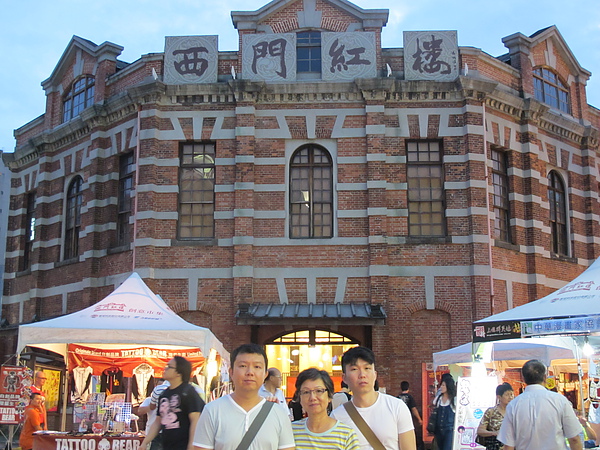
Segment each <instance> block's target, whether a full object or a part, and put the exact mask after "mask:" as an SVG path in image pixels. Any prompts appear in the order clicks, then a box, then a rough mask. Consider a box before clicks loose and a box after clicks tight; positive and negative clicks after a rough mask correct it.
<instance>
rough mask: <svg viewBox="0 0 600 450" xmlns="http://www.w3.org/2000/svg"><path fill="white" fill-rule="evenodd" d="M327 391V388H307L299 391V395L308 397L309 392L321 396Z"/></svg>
mask: <svg viewBox="0 0 600 450" xmlns="http://www.w3.org/2000/svg"><path fill="white" fill-rule="evenodd" d="M326 392H327V389H323V388H321V389H313V390H312V391H309V390H305V391H300V395H301V396H302V397H310V395H311V394H315V395H316V396H317V397H322V396H323V394H325V393H326Z"/></svg>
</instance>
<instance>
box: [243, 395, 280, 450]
mask: <svg viewBox="0 0 600 450" xmlns="http://www.w3.org/2000/svg"><path fill="white" fill-rule="evenodd" d="M274 404H275V403H273V402H268V401H265V403H264V404H263V405H262V408H260V411H259V412H258V415H257V416H256V417H255V418H254V420H253V421H252V423H251V424H250V428H248V431H246V434H244V437H243V438H242V441H241V442H240V444H239V445H238V446H237V447H236V449H235V450H247V449H248V447H250V444H251V443H252V441H253V440H254V438H255V437H256V433H258V430H260V428H261V427H262V426H263V423H264V422H265V419H266V418H267V416H268V415H269V412H270V411H271V408H273V405H274Z"/></svg>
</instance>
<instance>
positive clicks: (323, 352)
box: [265, 329, 359, 398]
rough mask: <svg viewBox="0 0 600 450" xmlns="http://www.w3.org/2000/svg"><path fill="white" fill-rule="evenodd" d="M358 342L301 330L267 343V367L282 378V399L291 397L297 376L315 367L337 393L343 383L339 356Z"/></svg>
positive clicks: (325, 332) (325, 333) (348, 338)
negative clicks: (330, 381) (323, 374)
mask: <svg viewBox="0 0 600 450" xmlns="http://www.w3.org/2000/svg"><path fill="white" fill-rule="evenodd" d="M358 344H359V343H358V341H357V340H355V339H353V338H351V337H348V336H344V335H341V334H338V333H333V332H331V331H325V330H315V329H310V330H302V331H294V332H292V333H288V334H284V335H281V336H279V337H277V338H275V339H273V340H271V341H270V342H267V344H266V345H265V349H266V351H267V357H268V358H269V366H270V367H277V368H278V369H279V370H280V371H281V374H282V386H281V389H282V390H283V392H284V393H285V396H286V397H288V398H291V397H292V396H293V395H294V391H295V386H294V385H295V383H296V378H297V376H298V373H300V372H301V371H303V370H304V369H308V368H309V367H317V368H318V369H321V370H325V371H327V372H328V373H329V375H331V378H332V379H333V383H334V386H335V389H336V390H339V389H340V383H341V381H342V354H343V353H344V352H345V351H346V350H348V349H349V348H351V347H355V346H357V345H358Z"/></svg>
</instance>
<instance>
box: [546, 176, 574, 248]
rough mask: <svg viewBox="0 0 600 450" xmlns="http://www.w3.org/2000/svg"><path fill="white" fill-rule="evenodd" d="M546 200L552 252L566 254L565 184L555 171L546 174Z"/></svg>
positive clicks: (567, 246)
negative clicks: (548, 208)
mask: <svg viewBox="0 0 600 450" xmlns="http://www.w3.org/2000/svg"><path fill="white" fill-rule="evenodd" d="M548 202H549V203H550V233H551V237H552V252H554V253H556V254H558V255H563V256H567V255H568V251H569V245H568V237H567V202H566V196H565V184H564V183H563V181H562V178H561V176H560V175H559V174H558V173H557V172H556V171H554V170H553V171H551V172H550V174H549V175H548Z"/></svg>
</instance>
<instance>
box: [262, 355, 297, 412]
mask: <svg viewBox="0 0 600 450" xmlns="http://www.w3.org/2000/svg"><path fill="white" fill-rule="evenodd" d="M258 395H260V396H261V397H263V398H266V399H267V400H269V401H273V402H275V403H277V404H278V405H279V406H281V407H282V408H283V410H284V411H285V413H286V414H287V415H288V416H289V414H290V410H289V408H288V407H287V402H286V401H285V394H284V393H283V391H282V390H281V372H280V371H279V369H277V368H276V367H271V368H270V369H269V370H267V378H265V382H264V383H263V385H262V386H261V387H260V389H259V390H258Z"/></svg>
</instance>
